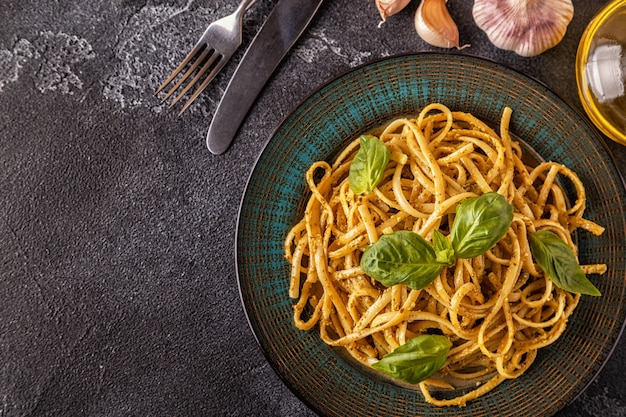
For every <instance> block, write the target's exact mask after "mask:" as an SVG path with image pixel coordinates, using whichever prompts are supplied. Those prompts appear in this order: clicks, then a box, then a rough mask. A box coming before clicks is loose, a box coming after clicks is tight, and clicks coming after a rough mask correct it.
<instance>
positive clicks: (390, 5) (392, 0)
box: [376, 0, 411, 22]
mask: <svg viewBox="0 0 626 417" xmlns="http://www.w3.org/2000/svg"><path fill="white" fill-rule="evenodd" d="M410 2H411V0H376V8H378V12H379V13H380V17H381V18H382V19H383V22H384V21H386V20H387V18H388V17H389V16H393V15H394V14H396V13H398V12H399V11H400V10H402V9H404V8H405V7H406V6H407V5H408V4H409V3H410Z"/></svg>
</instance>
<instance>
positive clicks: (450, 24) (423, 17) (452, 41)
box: [415, 0, 459, 48]
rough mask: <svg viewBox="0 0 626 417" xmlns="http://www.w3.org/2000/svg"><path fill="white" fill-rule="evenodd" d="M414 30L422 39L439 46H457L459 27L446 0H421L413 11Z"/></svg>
mask: <svg viewBox="0 0 626 417" xmlns="http://www.w3.org/2000/svg"><path fill="white" fill-rule="evenodd" d="M415 30H416V31H417V34H418V35H420V37H421V38H422V39H424V41H426V42H427V43H429V44H431V45H433V46H438V47H440V48H452V47H453V46H455V47H457V48H459V29H458V28H457V26H456V23H455V22H454V20H452V16H450V12H448V8H447V7H446V0H422V2H421V3H420V5H419V7H418V8H417V12H416V13H415Z"/></svg>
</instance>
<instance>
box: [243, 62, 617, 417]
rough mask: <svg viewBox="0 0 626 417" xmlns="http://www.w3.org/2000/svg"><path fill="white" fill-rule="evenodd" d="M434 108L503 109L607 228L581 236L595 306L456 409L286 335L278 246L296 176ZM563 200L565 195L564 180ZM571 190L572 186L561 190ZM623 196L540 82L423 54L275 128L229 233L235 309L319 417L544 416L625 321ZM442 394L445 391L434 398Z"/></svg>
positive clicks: (311, 100) (608, 163) (610, 169)
mask: <svg viewBox="0 0 626 417" xmlns="http://www.w3.org/2000/svg"><path fill="white" fill-rule="evenodd" d="M432 102H440V103H443V104H445V105H446V106H448V107H449V108H450V109H452V110H453V111H456V110H458V111H465V112H470V113H473V114H474V115H475V116H477V117H478V118H480V119H483V120H484V121H486V122H488V123H489V124H491V125H494V126H498V125H499V121H500V117H501V115H502V111H503V109H504V107H505V106H509V107H511V108H512V109H513V116H512V119H511V126H510V127H511V131H512V132H513V133H514V134H515V135H516V136H517V137H519V138H521V139H523V140H524V141H525V142H526V143H527V144H528V145H529V147H531V148H532V149H534V150H535V151H536V152H537V153H538V154H539V155H540V156H541V157H542V158H543V159H545V160H553V161H557V162H560V163H563V164H565V165H567V166H568V167H569V168H571V169H573V170H574V171H576V172H577V173H578V175H579V176H580V177H581V179H582V181H583V183H584V184H585V187H586V189H587V198H588V199H587V211H586V213H585V217H586V218H588V219H590V220H593V221H596V222H598V223H600V224H602V225H603V226H605V227H606V229H607V230H606V232H605V233H604V235H602V236H601V237H595V236H592V235H590V234H589V233H579V234H578V237H577V238H578V244H579V248H580V261H581V263H606V264H607V265H608V272H607V273H606V274H605V275H603V276H601V277H597V276H595V277H594V276H592V277H591V278H592V281H593V282H594V284H596V286H597V287H598V289H599V290H600V291H601V292H602V297H583V299H582V300H581V302H580V304H579V305H578V307H577V309H576V311H575V312H574V314H573V315H572V317H571V318H570V320H569V323H568V327H567V329H566V331H565V333H564V334H563V335H562V336H561V338H560V339H559V340H558V341H557V342H555V343H554V344H552V345H550V346H548V347H546V348H543V349H541V350H540V351H539V353H538V356H537V359H536V360H535V363H534V364H533V365H532V367H531V368H530V370H528V371H527V372H526V373H525V374H524V375H523V376H521V377H520V378H518V379H516V380H512V381H505V382H503V383H502V384H500V385H499V386H498V387H497V388H496V389H494V390H493V391H491V392H489V393H488V394H487V395H485V396H483V397H481V398H479V399H478V400H475V401H471V402H469V403H468V405H467V406H466V407H464V408H439V407H435V406H432V405H430V404H427V403H426V402H425V401H424V399H423V397H422V394H421V393H420V391H419V390H417V389H414V388H412V387H410V386H407V385H406V384H399V383H395V382H394V381H392V380H390V379H389V378H386V377H384V376H379V374H378V373H376V372H375V371H373V370H370V369H365V368H364V367H363V366H361V365H360V364H357V363H355V361H354V360H352V359H351V358H349V357H348V356H347V355H346V354H344V353H343V352H342V351H341V350H338V349H334V348H331V347H328V346H326V345H325V344H324V343H323V342H322V341H321V340H320V338H319V335H318V330H317V327H315V328H314V329H313V330H311V331H308V332H303V331H300V330H297V329H296V328H295V326H294V325H293V322H292V320H293V313H292V305H293V304H294V300H291V299H290V298H289V295H288V288H289V265H288V264H287V262H286V261H285V259H284V257H283V240H284V238H285V236H286V234H287V232H288V231H289V229H290V228H291V227H292V226H293V225H294V224H295V223H296V222H297V220H298V219H299V217H300V216H301V214H302V211H303V208H304V204H305V202H306V200H307V197H308V195H307V189H306V184H305V179H304V175H305V172H306V170H307V169H308V168H309V166H310V165H311V164H312V163H313V162H314V161H318V160H327V161H332V159H333V158H334V156H335V155H336V154H337V153H338V152H339V150H341V149H342V148H343V147H344V146H345V145H346V144H347V143H348V142H349V141H350V140H352V139H354V138H356V137H358V136H359V135H360V134H363V133H365V132H368V131H370V130H371V129H373V128H375V127H378V126H380V125H382V124H384V123H385V122H388V121H389V120H391V119H394V118H396V117H399V116H402V115H407V114H417V113H418V112H419V110H420V109H421V108H422V107H424V106H425V105H427V104H429V103H432ZM565 186H566V191H567V192H568V193H569V194H570V195H569V196H568V197H569V199H570V201H573V198H574V197H573V195H574V194H573V192H572V191H573V190H571V186H569V185H568V184H567V183H565ZM568 187H570V188H569V189H568ZM624 207H626V192H625V189H624V182H623V179H622V178H621V177H620V174H619V172H618V170H617V169H616V167H615V163H614V160H613V158H612V156H611V155H610V153H609V151H608V150H607V148H606V146H605V144H604V142H603V141H602V139H601V138H600V137H599V136H598V134H597V132H596V131H595V130H594V129H593V128H592V127H591V126H590V124H589V123H588V122H587V121H586V120H585V119H583V117H582V116H581V115H580V114H579V113H578V112H576V111H574V110H573V109H572V108H571V107H570V106H568V105H567V104H566V103H565V102H564V101H563V100H562V99H560V98H559V97H558V96H556V95H555V94H554V93H553V92H551V91H550V90H549V89H548V88H546V87H545V86H544V85H542V84H540V83H538V82H537V81H534V80H532V79H530V78H528V77H526V76H524V75H522V74H520V73H518V72H516V71H513V70H511V69H508V68H506V67H503V66H502V65H500V64H497V63H494V62H491V61H488V60H484V59H482V58H476V57H472V56H468V55H460V54H447V53H421V54H414V55H402V56H396V57H391V58H386V59H384V60H381V61H377V62H374V63H371V64H368V65H364V66H361V67H358V68H355V69H353V70H351V71H350V72H348V73H346V74H344V75H342V76H340V77H338V78H336V79H334V80H333V81H331V82H329V83H328V84H326V85H324V86H323V87H321V88H320V89H319V90H317V91H315V92H314V93H313V94H311V95H310V96H309V97H308V98H307V99H306V100H305V101H304V102H303V103H301V104H300V105H299V106H298V107H297V108H296V109H295V110H294V111H293V112H292V113H291V114H290V115H289V116H288V117H287V118H286V119H285V120H284V122H283V123H282V124H281V125H280V126H279V128H278V129H277V130H276V132H275V133H274V135H273V137H272V138H271V139H270V140H269V142H268V143H267V145H266V146H265V149H264V150H263V152H262V154H261V155H260V157H259V159H258V161H257V163H256V165H255V168H254V170H253V171H252V174H251V176H250V178H249V181H248V185H247V187H246V191H245V193H244V196H243V199H242V203H241V208H240V213H239V221H238V225H237V237H236V262H237V274H238V280H239V288H240V293H241V299H242V302H243V305H244V308H245V311H246V314H247V316H248V320H249V322H250V326H251V328H252V330H253V332H254V334H255V336H256V338H257V340H258V342H259V344H260V346H261V349H262V350H263V352H264V354H265V356H266V357H267V360H268V361H269V362H270V364H271V365H272V367H273V368H274V369H275V371H276V372H277V373H278V375H279V376H280V377H281V378H282V379H283V380H284V382H285V383H286V384H287V385H288V386H289V387H290V388H291V390H292V391H293V392H294V393H295V394H296V395H297V396H298V397H299V398H300V399H302V401H304V402H305V403H306V404H307V405H309V406H310V407H311V408H312V409H313V410H315V411H316V412H317V413H319V414H321V415H325V416H340V417H349V416H359V417H366V416H406V415H419V416H443V415H446V416H450V415H454V416H473V417H476V416H492V415H499V416H522V415H524V416H531V415H532V416H547V415H553V414H555V413H556V412H557V411H559V410H560V409H562V408H563V407H564V406H566V405H567V404H568V403H570V402H571V401H573V400H574V399H575V398H576V396H577V395H579V394H580V393H581V392H582V391H583V390H584V389H585V388H586V386H587V385H588V384H589V383H590V382H591V381H592V379H593V378H594V376H595V375H596V374H597V373H598V372H599V370H600V369H601V368H602V365H603V364H604V362H605V361H606V360H607V359H608V358H609V356H610V353H611V351H612V349H613V347H614V345H615V344H616V342H617V340H618V338H619V335H620V333H621V330H622V328H623V323H624V321H625V318H626V302H624V298H625V294H626V253H625V248H626V236H625V235H626V218H625V214H624ZM438 395H445V394H443V393H442V394H438Z"/></svg>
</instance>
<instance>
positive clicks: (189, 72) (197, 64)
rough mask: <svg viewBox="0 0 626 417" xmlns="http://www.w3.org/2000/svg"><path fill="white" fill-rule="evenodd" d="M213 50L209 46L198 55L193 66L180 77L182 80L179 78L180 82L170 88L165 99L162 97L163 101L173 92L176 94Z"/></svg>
mask: <svg viewBox="0 0 626 417" xmlns="http://www.w3.org/2000/svg"><path fill="white" fill-rule="evenodd" d="M210 52H211V50H210V49H209V48H205V49H204V50H203V51H202V53H201V54H200V56H199V57H198V59H196V60H195V61H194V63H193V64H192V65H191V67H189V69H188V70H187V71H186V72H185V73H184V74H183V76H182V77H181V78H180V80H178V82H176V84H175V85H174V86H173V87H172V88H171V89H170V91H168V92H167V94H166V95H165V97H163V99H161V103H163V102H164V101H165V100H167V99H168V98H169V97H170V96H171V95H172V94H174V92H175V91H176V90H178V88H179V87H180V86H181V85H182V84H183V83H184V82H185V80H186V79H187V78H189V76H190V75H191V74H193V72H194V71H195V70H196V68H198V66H199V65H200V64H201V63H202V62H204V60H205V59H206V57H207V56H208V55H209V53H210ZM191 84H193V81H192V82H191Z"/></svg>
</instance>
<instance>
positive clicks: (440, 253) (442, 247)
mask: <svg viewBox="0 0 626 417" xmlns="http://www.w3.org/2000/svg"><path fill="white" fill-rule="evenodd" d="M433 248H434V249H435V259H436V261H437V262H439V263H440V264H444V265H447V266H451V265H454V262H456V256H455V254H454V249H452V242H450V239H448V238H447V237H446V236H444V235H443V233H441V232H440V231H439V230H434V231H433Z"/></svg>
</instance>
